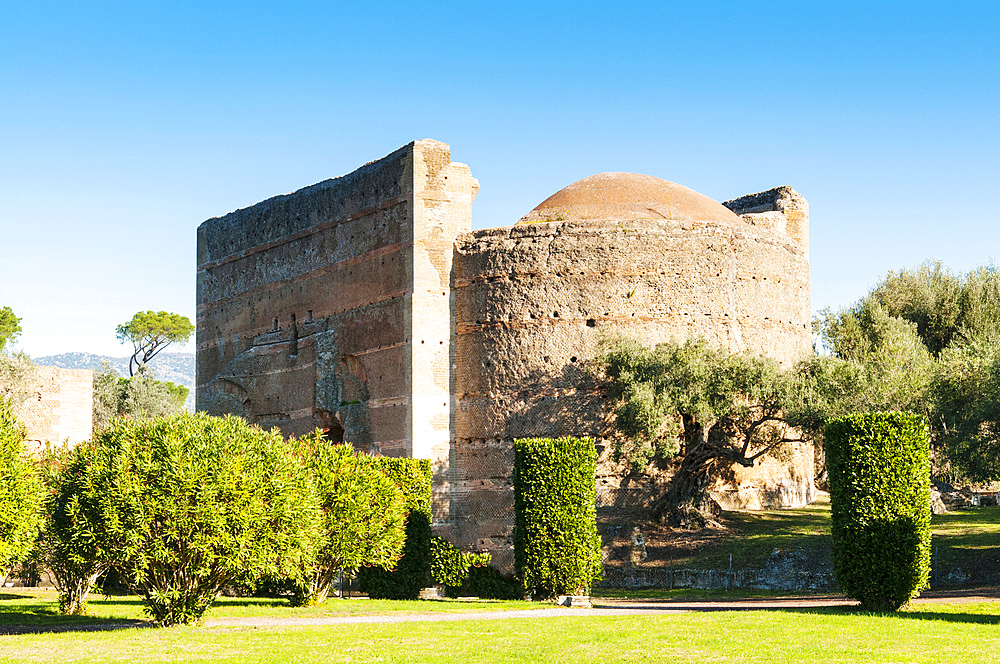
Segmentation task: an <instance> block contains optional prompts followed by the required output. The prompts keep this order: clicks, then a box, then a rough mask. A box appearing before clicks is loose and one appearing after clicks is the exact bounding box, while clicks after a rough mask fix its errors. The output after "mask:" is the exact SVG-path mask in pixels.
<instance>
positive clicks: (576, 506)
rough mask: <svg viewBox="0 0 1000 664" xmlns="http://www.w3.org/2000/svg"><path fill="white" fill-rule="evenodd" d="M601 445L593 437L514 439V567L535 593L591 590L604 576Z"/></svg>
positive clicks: (544, 595) (540, 595)
mask: <svg viewBox="0 0 1000 664" xmlns="http://www.w3.org/2000/svg"><path fill="white" fill-rule="evenodd" d="M596 466H597V451H596V448H595V447H594V441H593V440H592V439H590V438H571V437H566V438H529V439H518V440H515V441H514V567H515V576H516V577H517V578H518V579H519V580H520V582H521V584H522V586H523V587H524V590H525V591H526V592H528V593H530V594H531V595H532V596H533V597H536V598H552V597H555V596H556V595H587V594H589V593H590V589H591V587H592V585H593V582H594V581H595V580H597V579H600V578H601V570H602V566H601V537H600V535H599V534H598V532H597V507H596V492H595V472H596Z"/></svg>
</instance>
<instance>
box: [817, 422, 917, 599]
mask: <svg viewBox="0 0 1000 664" xmlns="http://www.w3.org/2000/svg"><path fill="white" fill-rule="evenodd" d="M825 438H826V460H827V461H826V462H827V472H828V473H829V477H830V507H831V511H832V525H833V562H834V573H835V574H836V577H837V581H838V582H839V583H840V586H841V588H842V589H843V590H844V592H845V593H846V594H847V595H848V596H849V597H853V598H854V599H857V600H859V601H860V602H861V606H862V607H863V608H865V609H866V610H871V611H895V610H896V609H898V608H899V607H901V606H903V605H904V604H906V603H907V602H909V601H910V599H912V598H913V597H914V596H916V594H917V593H918V592H919V591H920V590H922V589H923V588H925V587H926V585H927V574H928V570H929V567H930V540H931V536H930V520H931V506H930V443H929V436H928V425H927V419H926V418H925V417H924V416H922V415H917V414H914V413H908V412H886V413H867V414H853V415H848V416H845V417H840V418H837V419H834V420H831V421H830V422H829V423H828V424H827V425H826V434H825Z"/></svg>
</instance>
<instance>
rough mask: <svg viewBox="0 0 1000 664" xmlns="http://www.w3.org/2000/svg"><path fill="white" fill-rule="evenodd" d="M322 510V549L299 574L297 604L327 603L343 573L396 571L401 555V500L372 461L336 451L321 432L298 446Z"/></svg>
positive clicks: (343, 448) (340, 448) (348, 448)
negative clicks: (366, 569) (368, 569)
mask: <svg viewBox="0 0 1000 664" xmlns="http://www.w3.org/2000/svg"><path fill="white" fill-rule="evenodd" d="M294 444H295V445H296V448H297V450H298V453H299V454H300V455H301V457H302V459H303V462H304V463H305V465H306V466H307V467H308V468H309V471H310V475H311V479H312V483H313V486H314V487H315V489H316V493H317V495H318V497H319V500H320V504H321V506H322V510H323V521H322V534H321V537H320V544H319V549H318V551H317V554H316V557H315V559H314V561H313V562H312V564H311V565H310V566H308V567H305V568H303V569H302V570H301V574H300V576H299V578H298V584H297V587H296V590H295V595H294V600H295V603H296V604H302V605H308V604H318V603H321V602H323V601H324V600H325V599H326V597H327V595H328V594H329V592H330V586H331V585H332V584H333V581H334V580H335V579H336V578H337V576H338V574H339V573H340V571H341V570H348V571H351V572H353V571H355V570H357V569H359V568H360V567H362V566H366V567H373V566H374V567H382V568H387V567H392V566H393V565H395V564H396V561H397V560H398V559H399V556H400V554H401V553H402V549H403V541H404V539H405V529H404V523H405V520H406V506H405V504H404V501H403V494H402V492H401V491H400V490H399V488H397V487H396V485H395V483H394V482H393V481H392V480H390V479H389V478H388V477H386V475H385V474H384V473H383V472H382V471H381V470H380V469H379V467H378V466H379V464H378V462H377V460H376V459H375V458H374V457H371V456H369V455H367V454H360V453H355V452H354V449H353V448H352V447H351V446H350V445H349V444H344V445H334V444H332V443H330V442H329V441H327V440H326V439H325V438H324V437H323V433H322V432H321V431H319V430H317V431H316V432H314V433H313V434H312V435H309V436H306V437H304V438H301V439H299V440H297V441H294Z"/></svg>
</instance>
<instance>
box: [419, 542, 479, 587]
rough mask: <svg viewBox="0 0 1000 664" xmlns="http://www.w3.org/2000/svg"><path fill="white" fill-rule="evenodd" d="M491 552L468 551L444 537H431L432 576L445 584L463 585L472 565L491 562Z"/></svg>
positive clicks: (477, 565) (476, 565)
mask: <svg viewBox="0 0 1000 664" xmlns="http://www.w3.org/2000/svg"><path fill="white" fill-rule="evenodd" d="M491 560H492V556H490V554H489V553H466V552H465V551H462V550H461V549H459V548H458V547H457V546H455V545H454V544H452V543H451V542H449V541H448V540H446V539H445V538H443V537H432V538H431V576H432V577H433V578H434V580H435V581H436V582H437V583H440V584H441V585H443V586H455V587H458V586H461V585H462V584H463V583H464V582H465V579H467V578H468V576H469V568H470V567H485V566H487V565H489V564H490V561H491Z"/></svg>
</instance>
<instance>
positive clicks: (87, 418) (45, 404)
mask: <svg viewBox="0 0 1000 664" xmlns="http://www.w3.org/2000/svg"><path fill="white" fill-rule="evenodd" d="M34 372H35V374H34V375H35V381H34V383H33V384H32V385H31V387H30V390H29V391H30V394H31V396H30V397H29V398H28V400H27V401H25V402H24V403H22V404H21V405H20V406H18V408H17V409H16V414H17V417H18V419H19V420H20V421H21V422H22V423H23V424H24V426H25V428H26V429H27V432H28V435H27V439H26V441H25V442H26V445H27V447H28V449H29V451H31V452H34V453H37V452H39V451H41V450H44V449H45V444H46V443H49V444H51V445H56V446H62V445H68V446H73V445H76V444H77V443H80V442H82V441H84V440H89V439H90V436H91V433H92V432H93V426H94V372H93V371H90V370H89V369H60V368H58V367H35V368H34Z"/></svg>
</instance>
